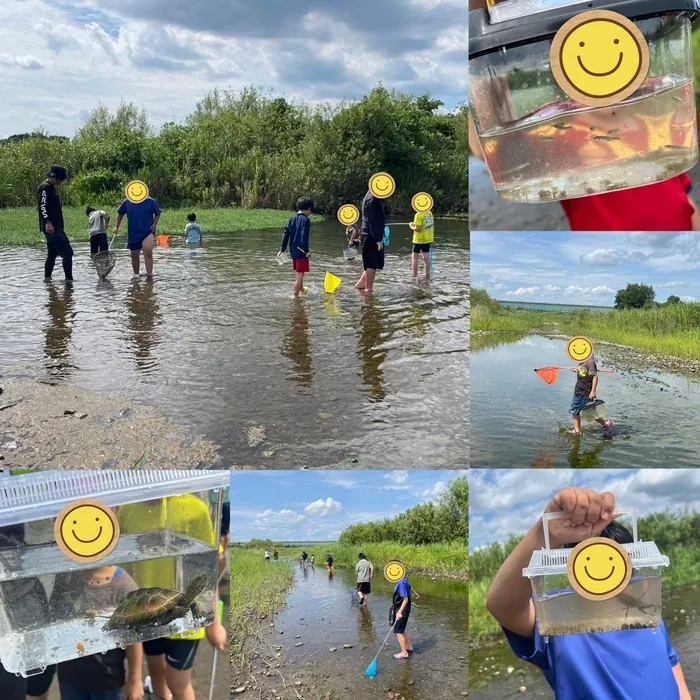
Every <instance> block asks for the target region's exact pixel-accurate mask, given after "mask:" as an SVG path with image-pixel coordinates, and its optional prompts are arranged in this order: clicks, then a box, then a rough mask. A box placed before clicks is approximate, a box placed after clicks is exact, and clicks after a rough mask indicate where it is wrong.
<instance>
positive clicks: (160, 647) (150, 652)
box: [143, 637, 199, 671]
mask: <svg viewBox="0 0 700 700" xmlns="http://www.w3.org/2000/svg"><path fill="white" fill-rule="evenodd" d="M198 645H199V640H198V639H168V638H167V637H162V638H161V639H153V640H151V641H150V642H144V643H143V651H144V652H145V654H146V656H161V655H162V654H165V660H166V661H167V663H168V666H170V667H171V668H174V669H175V670H176V671H187V670H188V669H190V668H192V664H194V655H195V653H196V652H197V646H198Z"/></svg>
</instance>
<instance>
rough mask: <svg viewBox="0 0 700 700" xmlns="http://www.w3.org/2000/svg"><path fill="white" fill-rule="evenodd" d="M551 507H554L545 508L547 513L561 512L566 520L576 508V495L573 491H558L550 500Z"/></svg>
mask: <svg viewBox="0 0 700 700" xmlns="http://www.w3.org/2000/svg"><path fill="white" fill-rule="evenodd" d="M551 505H554V508H551V507H550V508H547V510H548V511H549V512H555V513H556V512H557V511H561V512H563V513H564V517H565V518H568V517H569V516H570V515H571V513H572V512H573V510H574V508H575V506H576V493H575V491H574V489H563V490H562V491H560V492H559V493H558V494H556V496H554V498H553V499H552V503H551V504H550V506H551Z"/></svg>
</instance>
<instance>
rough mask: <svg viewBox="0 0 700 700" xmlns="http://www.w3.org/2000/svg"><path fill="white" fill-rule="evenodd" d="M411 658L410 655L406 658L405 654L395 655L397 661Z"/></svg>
mask: <svg viewBox="0 0 700 700" xmlns="http://www.w3.org/2000/svg"><path fill="white" fill-rule="evenodd" d="M409 656H410V654H406V656H404V655H403V654H394V658H395V659H407V658H408V657H409Z"/></svg>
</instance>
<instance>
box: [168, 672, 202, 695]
mask: <svg viewBox="0 0 700 700" xmlns="http://www.w3.org/2000/svg"><path fill="white" fill-rule="evenodd" d="M165 674H166V678H167V679H168V686H169V687H170V689H171V690H172V692H173V700H195V697H194V688H193V687H192V669H188V670H187V671H177V670H176V669H174V668H171V667H170V666H168V667H166V669H165Z"/></svg>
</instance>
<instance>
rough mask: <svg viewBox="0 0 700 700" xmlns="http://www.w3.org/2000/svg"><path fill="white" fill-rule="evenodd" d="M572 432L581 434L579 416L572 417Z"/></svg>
mask: <svg viewBox="0 0 700 700" xmlns="http://www.w3.org/2000/svg"><path fill="white" fill-rule="evenodd" d="M574 430H575V431H576V432H577V433H580V432H581V416H580V415H579V416H574Z"/></svg>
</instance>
